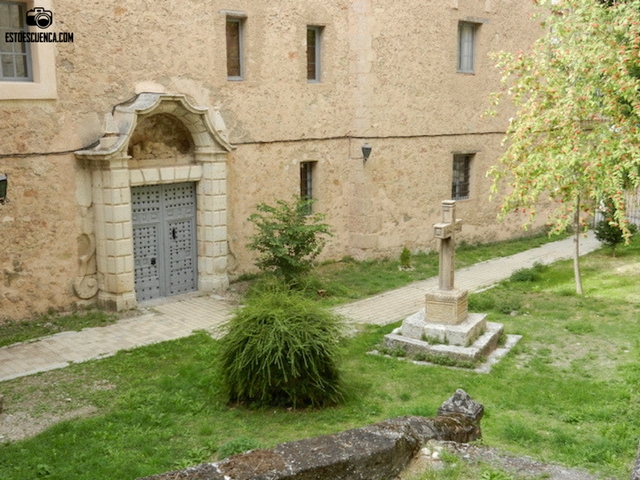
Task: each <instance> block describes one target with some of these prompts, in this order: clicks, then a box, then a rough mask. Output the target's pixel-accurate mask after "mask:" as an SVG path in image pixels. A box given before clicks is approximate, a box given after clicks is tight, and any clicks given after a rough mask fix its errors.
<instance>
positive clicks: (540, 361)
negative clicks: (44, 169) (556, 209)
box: [0, 238, 640, 480]
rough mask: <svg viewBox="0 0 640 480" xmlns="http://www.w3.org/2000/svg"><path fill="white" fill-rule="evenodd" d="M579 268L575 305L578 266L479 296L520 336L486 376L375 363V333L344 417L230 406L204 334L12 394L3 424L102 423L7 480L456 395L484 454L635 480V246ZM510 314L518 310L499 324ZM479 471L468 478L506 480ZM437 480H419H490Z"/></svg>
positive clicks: (11, 470)
mask: <svg viewBox="0 0 640 480" xmlns="http://www.w3.org/2000/svg"><path fill="white" fill-rule="evenodd" d="M582 264H583V274H584V278H583V281H584V287H585V292H586V293H585V295H584V296H582V297H578V296H576V295H574V294H571V293H570V292H571V291H572V286H573V283H572V282H573V279H572V266H571V263H570V262H561V263H558V264H556V265H554V266H551V267H549V268H546V269H544V271H541V272H536V273H537V275H538V276H537V280H531V281H507V282H503V283H502V284H501V285H499V286H498V287H496V288H494V289H492V290H488V291H486V292H483V293H480V294H474V295H472V296H471V298H472V303H475V304H476V305H478V304H482V305H484V306H486V310H485V311H486V312H487V313H489V320H490V321H499V322H502V323H504V324H505V329H506V331H507V333H518V334H522V335H524V338H523V339H522V340H521V341H520V343H519V344H518V345H517V346H516V348H515V349H514V350H513V351H512V352H511V354H510V355H509V356H507V357H506V358H505V359H503V360H502V361H501V363H500V364H498V365H497V366H495V367H494V369H493V370H492V373H491V374H489V375H483V374H478V373H475V372H473V371H464V370H451V369H448V368H445V367H441V366H417V365H413V364H411V363H409V362H402V361H398V360H397V359H394V358H385V357H382V356H372V355H367V354H366V352H367V351H370V350H372V349H373V348H374V347H375V345H377V344H379V343H380V340H381V338H382V336H383V335H384V334H385V333H388V332H390V331H391V330H392V329H393V328H394V327H396V326H397V324H396V325H389V326H385V327H374V326H371V327H369V328H367V329H366V330H365V331H364V332H363V333H361V334H359V335H357V336H356V337H354V338H352V339H350V340H349V341H348V343H346V344H345V345H344V346H343V353H342V357H343V368H344V374H345V378H346V384H347V385H348V391H347V397H346V401H345V402H344V404H342V405H340V406H337V407H332V408H327V409H313V408H309V409H298V410H295V409H293V410H288V409H274V408H269V409H266V408H265V409H258V410H250V409H247V408H245V407H244V406H243V405H229V404H227V401H226V398H225V397H224V395H223V393H222V389H221V384H220V380H219V377H218V375H217V372H216V369H215V365H213V363H212V358H214V355H215V352H216V350H217V348H218V342H217V341H215V340H213V339H211V338H210V337H209V336H207V335H205V334H203V333H202V334H197V335H194V336H191V337H189V338H185V339H181V340H177V341H173V342H164V343H161V344H157V345H152V346H148V347H144V348H139V349H136V350H133V351H127V352H121V353H118V354H117V355H115V356H113V357H110V358H107V359H104V360H100V361H92V362H87V363H83V364H78V365H72V366H71V367H68V368H65V369H63V370H59V371H52V372H47V373H43V374H40V375H37V376H32V377H25V378H21V379H16V380H12V381H9V382H4V383H2V392H3V394H4V396H5V408H6V413H7V414H14V413H15V408H17V407H18V406H19V405H20V404H22V403H29V402H31V403H33V402H34V397H35V398H41V399H42V401H43V402H45V403H46V404H48V405H49V407H45V408H44V410H43V409H40V410H38V409H36V408H35V407H34V408H33V409H32V411H31V415H33V416H35V417H38V415H45V414H50V413H51V409H53V410H55V409H56V408H58V407H56V405H57V403H59V404H60V408H62V409H67V410H72V409H74V408H81V407H87V406H91V407H92V408H93V411H94V413H93V414H92V415H91V416H89V417H86V418H80V419H75V420H69V421H64V422H61V423H59V424H57V425H55V426H53V427H51V428H49V429H48V430H46V431H44V432H43V433H41V434H39V435H37V436H35V437H33V438H30V439H26V440H23V441H19V442H13V443H7V444H4V445H2V446H0V478H3V479H7V480H19V479H33V478H49V479H69V478H73V479H95V478H118V479H133V478H137V477H142V476H145V475H150V474H153V473H159V472H164V471H169V470H172V469H175V468H180V467H184V466H186V465H190V464H196V463H199V462H202V461H207V460H212V459H215V458H217V457H218V456H222V455H224V454H226V452H228V451H232V452H233V451H235V450H236V449H238V448H244V447H245V446H247V445H249V446H252V445H258V446H265V447H271V446H274V445H276V444H278V443H281V442H285V441H290V440H295V439H300V438H305V437H309V436H314V435H321V434H326V433H332V432H338V431H342V430H344V429H347V428H353V427H360V426H363V425H366V424H369V423H372V422H376V421H380V420H383V419H386V418H390V417H395V416H399V415H409V414H415V415H424V416H432V415H434V414H435V413H436V410H437V408H438V406H439V405H440V404H441V403H442V401H444V400H445V399H446V398H448V397H449V396H450V395H451V394H453V392H454V391H455V390H456V389H457V388H463V389H465V390H466V391H467V392H469V393H470V394H471V395H472V396H473V397H474V398H475V399H477V400H478V401H480V402H481V403H483V404H484V406H485V412H486V413H485V416H484V419H483V424H482V430H483V434H484V442H485V443H486V444H489V445H492V446H498V447H502V448H505V449H508V450H509V451H512V452H514V453H520V454H527V455H532V456H535V457H536V458H538V459H541V460H546V461H553V462H560V463H563V464H566V465H568V466H580V467H583V468H587V469H589V470H590V471H592V472H594V473H597V474H598V475H599V476H600V477H601V478H605V477H607V478H610V477H614V478H628V476H629V472H630V469H631V465H632V463H633V460H634V457H635V453H636V447H637V439H638V433H639V432H640V389H639V388H638V385H640V333H639V332H640V296H638V294H637V292H638V291H639V289H640V277H639V276H638V275H637V272H638V270H639V269H640V239H638V238H636V239H635V240H634V242H633V244H632V245H631V246H630V247H626V248H623V249H621V250H620V251H619V252H618V255H617V257H616V258H612V257H611V256H610V255H608V252H603V251H599V252H595V253H592V254H590V255H588V256H587V257H584V259H583V261H582ZM505 304H508V305H511V306H514V305H515V306H517V308H516V309H515V310H511V311H509V312H508V313H505V312H506V310H508V309H506V308H504V306H505ZM510 308H511V307H510ZM513 312H515V314H513ZM61 399H62V400H61ZM65 399H70V401H66V400H65ZM39 408H41V407H39ZM456 468H457V467H456ZM465 468H466V467H465ZM474 468H475V467H474ZM478 468H480V470H476V473H474V474H478V473H479V474H480V475H484V476H486V477H487V478H496V479H499V478H500V476H499V475H500V474H501V473H500V472H497V471H495V472H494V473H491V472H490V471H489V470H490V469H488V467H486V468H485V467H478ZM482 468H485V470H482ZM452 469H453V467H452ZM486 472H489V473H486ZM485 473H486V475H485ZM428 475H431V474H427V473H425V476H424V477H420V478H424V479H428V478H460V479H463V478H483V477H482V476H481V477H477V476H476V477H473V474H471V473H470V474H469V475H471V476H467V477H465V476H457V477H456V476H446V475H448V474H445V473H442V476H428ZM438 475H440V474H438ZM451 475H453V473H452V474H451ZM459 475H467V473H465V472H464V471H463V472H462V473H459ZM491 475H493V476H491ZM507 478H517V477H507Z"/></svg>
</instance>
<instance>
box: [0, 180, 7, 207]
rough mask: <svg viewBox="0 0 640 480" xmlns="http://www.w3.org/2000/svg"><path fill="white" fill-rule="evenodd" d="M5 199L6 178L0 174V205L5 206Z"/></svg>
mask: <svg viewBox="0 0 640 480" xmlns="http://www.w3.org/2000/svg"><path fill="white" fill-rule="evenodd" d="M8 201H9V200H8V199H7V176H6V175H3V174H2V173H0V204H3V205H4V204H5V203H7V202H8Z"/></svg>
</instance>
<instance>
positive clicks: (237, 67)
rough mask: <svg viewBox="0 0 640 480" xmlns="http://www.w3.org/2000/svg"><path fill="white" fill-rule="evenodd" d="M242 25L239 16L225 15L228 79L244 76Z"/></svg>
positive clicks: (237, 78) (239, 78) (240, 78)
mask: <svg viewBox="0 0 640 480" xmlns="http://www.w3.org/2000/svg"><path fill="white" fill-rule="evenodd" d="M243 26H244V25H243V21H242V19H241V18H232V17H227V27H226V29H227V78H228V79H229V80H242V78H243V76H244V71H243V70H244V69H243V59H242V49H243V43H244V42H243V30H244V28H243Z"/></svg>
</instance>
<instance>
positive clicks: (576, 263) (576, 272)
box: [573, 195, 582, 295]
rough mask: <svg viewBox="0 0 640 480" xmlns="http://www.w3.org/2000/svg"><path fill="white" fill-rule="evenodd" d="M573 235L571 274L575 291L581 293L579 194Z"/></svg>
mask: <svg viewBox="0 0 640 480" xmlns="http://www.w3.org/2000/svg"><path fill="white" fill-rule="evenodd" d="M573 228H574V230H575V237H574V238H573V243H574V249H573V276H574V277H575V281H576V293H577V294H578V295H582V277H581V276H580V195H578V199H577V200H576V213H575V217H574V226H573Z"/></svg>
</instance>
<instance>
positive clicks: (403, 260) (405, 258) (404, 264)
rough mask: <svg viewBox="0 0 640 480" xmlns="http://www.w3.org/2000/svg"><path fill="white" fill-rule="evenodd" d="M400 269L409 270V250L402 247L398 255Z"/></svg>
mask: <svg viewBox="0 0 640 480" xmlns="http://www.w3.org/2000/svg"><path fill="white" fill-rule="evenodd" d="M400 267H401V268H403V269H405V270H408V269H410V268H411V250H409V249H408V248H407V247H403V248H402V252H401V253H400Z"/></svg>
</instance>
